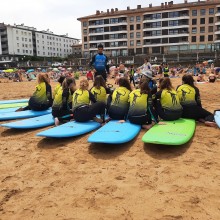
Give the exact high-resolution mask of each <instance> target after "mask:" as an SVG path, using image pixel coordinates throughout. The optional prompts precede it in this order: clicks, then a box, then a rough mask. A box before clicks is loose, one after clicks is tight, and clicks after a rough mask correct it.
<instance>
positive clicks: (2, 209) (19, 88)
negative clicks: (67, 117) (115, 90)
mask: <svg viewBox="0 0 220 220" xmlns="http://www.w3.org/2000/svg"><path fill="white" fill-rule="evenodd" d="M0 81H1V83H0V88H1V89H0V91H1V93H0V100H3V99H20V98H27V97H29V96H30V95H32V93H33V91H34V88H35V84H36V82H27V81H26V82H11V81H8V82H7V81H4V82H3V80H0ZM110 82H113V80H112V79H111V80H110ZM172 82H173V85H174V87H176V86H177V85H179V84H181V78H175V79H172ZM51 84H52V86H53V88H54V87H55V85H56V83H55V82H52V83H51ZM90 84H91V82H90ZM197 86H198V88H199V89H200V93H201V99H202V104H203V107H204V108H206V109H207V110H209V111H211V112H213V110H215V109H220V95H219V91H220V81H218V82H216V83H213V84H211V83H210V84H209V83H207V84H200V85H197ZM45 129H47V128H42V129H35V130H24V131H21V130H15V129H6V128H3V127H0V157H1V160H0V220H22V219H25V220H29V219H37V220H54V219H56V220H61V219H62V220H78V219H79V220H85V219H86V220H110V219H111V220H112V219H114V220H115V219H120V220H125V219H126V220H131V219H135V220H142V219H143V220H144V219H145V220H182V219H183V220H185V219H186V220H188V219H198V220H218V219H220V130H219V129H217V128H210V127H206V126H205V125H204V124H202V123H197V126H196V131H195V134H194V137H193V138H192V139H191V141H190V142H189V143H187V144H185V145H182V146H162V145H151V144H144V143H143V142H142V141H141V138H142V136H143V135H144V133H145V131H144V130H141V132H140V133H139V135H138V136H137V137H136V138H135V139H134V140H133V141H131V142H129V143H127V144H123V145H114V146H112V145H103V144H89V143H87V139H88V137H89V135H90V134H91V133H90V134H86V135H82V136H79V137H76V138H68V139H58V140H57V139H55V140H54V139H46V138H41V137H37V136H35V134H36V133H38V132H40V131H43V130H45Z"/></svg>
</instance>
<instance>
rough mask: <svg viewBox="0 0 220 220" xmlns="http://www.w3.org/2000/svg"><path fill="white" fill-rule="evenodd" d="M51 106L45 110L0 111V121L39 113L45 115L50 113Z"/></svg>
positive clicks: (33, 115) (35, 115)
mask: <svg viewBox="0 0 220 220" xmlns="http://www.w3.org/2000/svg"><path fill="white" fill-rule="evenodd" d="M51 111H52V110H51V108H50V109H48V110H45V111H32V110H27V111H21V112H5V113H1V115H0V121H6V120H12V119H21V118H33V117H37V116H41V115H47V114H50V113H51Z"/></svg>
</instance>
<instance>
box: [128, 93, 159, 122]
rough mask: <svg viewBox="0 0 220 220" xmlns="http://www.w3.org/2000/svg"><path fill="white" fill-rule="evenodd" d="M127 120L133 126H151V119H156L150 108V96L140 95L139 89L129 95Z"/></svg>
mask: <svg viewBox="0 0 220 220" xmlns="http://www.w3.org/2000/svg"><path fill="white" fill-rule="evenodd" d="M128 101H129V105H130V107H129V111H128V119H129V121H130V122H131V123H134V124H140V125H144V124H151V123H152V117H153V118H154V119H156V115H155V114H154V111H153V107H152V96H151V94H141V91H140V89H136V90H134V91H132V92H131V93H130V94H129V100H128Z"/></svg>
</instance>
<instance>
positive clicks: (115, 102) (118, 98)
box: [107, 77, 132, 120]
mask: <svg viewBox="0 0 220 220" xmlns="http://www.w3.org/2000/svg"><path fill="white" fill-rule="evenodd" d="M118 84H119V87H118V88H116V89H115V90H114V92H113V94H112V95H109V96H108V100H107V105H108V114H109V116H110V118H111V119H115V120H123V119H125V118H126V116H127V113H128V108H129V103H128V97H129V94H130V92H131V91H132V89H131V85H130V83H129V81H128V79H127V78H125V77H122V78H120V79H119V81H118Z"/></svg>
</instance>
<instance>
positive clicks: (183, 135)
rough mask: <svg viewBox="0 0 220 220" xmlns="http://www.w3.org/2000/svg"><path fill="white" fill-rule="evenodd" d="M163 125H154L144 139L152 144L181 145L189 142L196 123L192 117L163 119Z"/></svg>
mask: <svg viewBox="0 0 220 220" xmlns="http://www.w3.org/2000/svg"><path fill="white" fill-rule="evenodd" d="M163 122H164V123H165V124H163V125H158V124H156V125H154V126H153V127H152V128H151V129H150V130H149V131H147V132H146V133H145V134H144V136H143V137H142V141H143V142H145V143H152V144H163V145H181V144H185V143H187V142H188V141H189V140H190V139H191V138H192V136H193V134H194V131H195V127H196V123H195V120H192V119H183V118H181V119H178V120H175V121H163Z"/></svg>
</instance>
